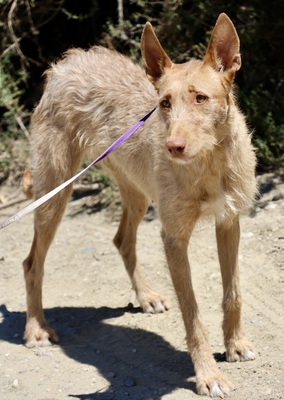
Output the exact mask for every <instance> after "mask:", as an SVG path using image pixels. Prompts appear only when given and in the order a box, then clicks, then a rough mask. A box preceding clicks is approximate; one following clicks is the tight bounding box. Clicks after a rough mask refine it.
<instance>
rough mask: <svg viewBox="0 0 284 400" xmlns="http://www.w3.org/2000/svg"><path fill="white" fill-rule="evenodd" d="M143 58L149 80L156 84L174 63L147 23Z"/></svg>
mask: <svg viewBox="0 0 284 400" xmlns="http://www.w3.org/2000/svg"><path fill="white" fill-rule="evenodd" d="M141 50H142V57H143V60H144V64H145V69H146V73H147V76H148V78H149V80H150V81H151V82H152V83H155V82H156V81H157V80H158V79H159V78H160V77H161V76H162V75H163V73H164V70H165V68H170V67H171V66H172V61H171V59H170V58H169V56H168V55H167V53H166V52H165V50H164V49H163V48H162V46H161V44H160V42H159V40H158V38H157V36H156V34H155V32H154V30H153V28H152V25H151V24H150V22H147V23H146V25H145V27H144V29H143V33H142V38H141Z"/></svg>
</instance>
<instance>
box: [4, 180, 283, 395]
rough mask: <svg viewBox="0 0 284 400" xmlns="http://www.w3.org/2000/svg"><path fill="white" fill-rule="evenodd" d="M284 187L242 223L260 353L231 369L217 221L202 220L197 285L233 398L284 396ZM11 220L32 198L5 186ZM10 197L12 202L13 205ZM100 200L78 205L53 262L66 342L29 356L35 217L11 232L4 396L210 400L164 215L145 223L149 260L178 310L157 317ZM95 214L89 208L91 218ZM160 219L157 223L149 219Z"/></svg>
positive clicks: (271, 188) (266, 191)
mask: <svg viewBox="0 0 284 400" xmlns="http://www.w3.org/2000/svg"><path fill="white" fill-rule="evenodd" d="M283 182H284V180H283V176H278V177H276V176H274V175H269V176H266V177H265V178H260V187H261V191H262V193H263V195H262V197H261V198H260V199H259V201H258V204H257V207H256V209H255V210H254V212H253V213H252V215H251V216H243V217H242V219H241V227H242V239H241V248H240V264H241V283H242V294H243V322H244V325H245V329H246V332H247V335H248V337H249V338H250V339H251V341H252V342H253V343H254V346H255V349H256V354H257V358H256V360H255V361H252V362H247V363H237V364H236V363H233V364H230V363H227V362H226V361H225V358H224V347H223V343H222V332H221V321H222V313H221V307H220V303H221V293H222V288H221V282H220V274H219V268H218V262H217V252H216V245H215V238H214V225H213V222H211V221H206V222H204V223H202V224H201V225H199V226H198V227H197V229H196V231H195V233H194V236H193V238H192V241H191V243H190V247H189V256H190V260H191V266H192V274H193V283H194V287H195V290H196V295H197V299H198V302H199V306H200V311H201V315H202V317H203V321H204V322H205V323H206V325H207V327H208V330H209V333H210V343H211V345H212V352H213V353H214V354H215V356H216V359H217V360H218V364H219V367H220V369H221V370H222V371H223V372H224V373H225V374H226V375H227V376H228V377H229V379H230V380H231V382H232V383H233V385H234V389H233V390H232V393H231V395H230V399H232V400H248V399H249V400H280V399H284V320H283V317H284V307H283V305H284V294H283V288H284V263H283V260H284V250H283V248H284V218H283V215H284V200H283V199H284V187H283V186H284V183H283ZM0 190H2V191H1V196H2V202H3V205H2V206H1V207H0V220H2V219H4V218H5V217H6V216H8V215H11V214H13V213H14V212H15V211H17V210H18V209H20V208H22V207H23V206H24V205H26V204H28V203H27V202H20V203H16V204H14V205H13V204H12V203H13V201H14V200H17V199H18V197H17V196H19V192H18V191H16V192H15V193H14V192H12V194H11V190H10V194H9V196H10V197H7V196H8V195H7V193H6V192H5V190H4V189H3V188H0ZM3 199H4V200H3ZM92 200H94V199H92V196H91V197H90V196H89V197H88V198H87V197H85V198H79V199H77V200H74V201H70V203H69V206H68V210H67V213H66V216H65V217H64V220H63V221H62V223H61V225H60V228H59V231H58V234H57V236H56V239H55V241H54V243H53V246H52V247H51V249H50V252H49V254H48V257H47V260H46V270H45V271H46V272H45V281H44V307H45V309H46V314H47V318H48V320H49V322H50V324H51V325H52V326H53V327H55V328H56V329H57V331H58V334H59V335H60V338H61V340H60V344H59V345H55V346H52V347H46V348H34V349H27V348H26V347H25V346H24V344H23V340H22V335H23V331H24V324H25V288H24V281H23V273H22V268H21V262H22V260H23V259H24V258H25V256H26V255H27V253H28V250H29V246H30V243H31V237H32V219H33V217H32V215H28V216H26V217H24V218H23V219H21V220H20V221H17V222H16V223H14V224H12V225H10V226H9V227H7V228H5V229H4V230H2V231H0V293H1V295H0V296H1V297H0V399H1V400H24V399H26V400H68V399H70V400H71V399H80V400H91V399H93V400H110V399H113V400H123V399H131V400H140V399H141V400H151V399H152V400H154V399H155V400H157V399H162V400H186V399H198V398H200V397H199V396H197V394H196V391H195V383H194V371H193V366H192V363H191V361H190V358H189V357H188V355H187V352H186V345H185V340H184V338H185V332H184V327H183V323H182V320H181V315H180V312H179V309H178V306H177V301H176V298H175V294H174V292H173V288H172V285H171V281H170V277H169V273H168V270H167V266H166V262H165V257H164V255H163V250H162V244H161V239H160V235H159V231H160V225H159V221H158V219H156V218H151V216H150V217H148V221H146V220H145V221H144V222H143V223H142V224H141V227H140V230H139V237H138V253H139V257H140V260H141V262H142V264H143V266H144V267H145V270H146V273H147V275H148V277H149V278H150V279H151V280H152V282H153V283H154V286H155V287H156V288H157V290H159V291H160V292H162V293H163V294H164V295H166V296H167V297H168V299H169V301H170V304H171V308H170V310H169V311H168V312H166V313H164V314H159V315H146V314H143V313H141V311H140V309H139V308H138V307H136V308H134V310H132V311H130V310H129V309H128V308H127V305H128V303H129V302H130V301H132V294H131V288H130V283H129V280H128V278H127V276H126V273H125V271H124V267H123V264H122V261H121V259H120V257H119V256H118V254H117V251H116V249H115V248H114V246H113V245H112V238H113V236H114V234H115V231H116V228H117V221H116V218H114V219H113V218H111V217H110V215H109V213H107V212H106V211H101V212H97V213H88V208H86V204H90V202H91V201H92ZM82 209H84V210H85V211H84V212H80V211H81V210H82ZM149 220H150V221H149Z"/></svg>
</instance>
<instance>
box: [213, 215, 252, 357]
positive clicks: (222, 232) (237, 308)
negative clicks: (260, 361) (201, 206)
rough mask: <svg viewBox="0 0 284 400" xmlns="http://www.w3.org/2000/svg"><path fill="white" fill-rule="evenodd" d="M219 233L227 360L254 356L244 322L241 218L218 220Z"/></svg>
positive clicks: (217, 234)
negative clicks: (220, 221)
mask: <svg viewBox="0 0 284 400" xmlns="http://www.w3.org/2000/svg"><path fill="white" fill-rule="evenodd" d="M216 237H217V244H218V255H219V261H220V266H221V273H222V282H223V291H224V293H223V310H224V321H223V331H224V341H225V347H226V357H227V361H231V362H233V361H248V360H253V359H254V358H255V354H254V352H253V350H252V345H251V343H250V342H249V341H248V339H247V338H246V336H245V334H244V332H243V329H242V324H241V307H242V299H241V291H240V282H239V267H238V249H239V241H240V226H239V218H238V217H236V218H235V219H234V220H233V221H231V220H230V221H224V222H222V223H219V224H216Z"/></svg>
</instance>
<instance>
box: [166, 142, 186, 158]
mask: <svg viewBox="0 0 284 400" xmlns="http://www.w3.org/2000/svg"><path fill="white" fill-rule="evenodd" d="M166 147H167V149H168V150H169V152H170V153H171V154H172V155H173V156H181V155H182V154H183V152H184V149H185V140H183V139H173V140H168V141H167V143H166Z"/></svg>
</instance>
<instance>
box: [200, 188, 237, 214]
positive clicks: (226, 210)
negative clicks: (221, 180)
mask: <svg viewBox="0 0 284 400" xmlns="http://www.w3.org/2000/svg"><path fill="white" fill-rule="evenodd" d="M236 212H237V210H236V206H235V202H234V199H233V197H232V196H231V195H230V194H229V193H226V192H225V191H224V190H222V189H221V190H220V191H219V193H218V194H217V195H215V196H212V197H209V198H208V199H206V200H202V201H201V202H200V213H201V217H207V216H209V215H214V216H215V218H216V220H219V221H221V220H223V219H224V218H226V217H227V216H228V214H232V213H233V214H235V213H236Z"/></svg>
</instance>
